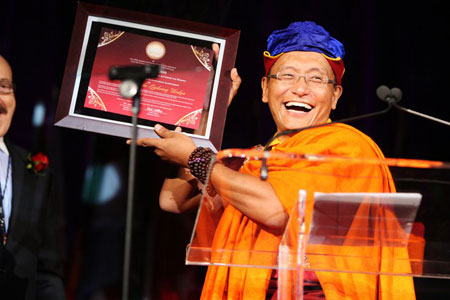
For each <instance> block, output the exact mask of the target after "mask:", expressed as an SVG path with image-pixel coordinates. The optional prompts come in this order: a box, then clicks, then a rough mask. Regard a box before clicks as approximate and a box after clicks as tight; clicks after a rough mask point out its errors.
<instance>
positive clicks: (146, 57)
mask: <svg viewBox="0 0 450 300" xmlns="http://www.w3.org/2000/svg"><path fill="white" fill-rule="evenodd" d="M238 40H239V31H238V30H235V29H230V28H224V27H218V26H213V25H207V24H201V23H196V22H190V21H185V20H180V19H173V18H166V17H162V16H156V15H151V14H148V13H142V12H138V11H127V10H123V9H118V8H112V7H104V6H99V5H94V4H89V3H82V2H80V3H79V4H78V8H77V14H76V17H75V24H74V29H73V32H72V40H71V43H70V48H69V54H68V56H67V63H66V70H65V72H64V78H63V82H62V86H61V93H60V97H59V101H58V107H57V112H56V115H55V125H57V126H62V127H67V128H74V129H79V130H86V131H91V132H97V133H102V134H109V135H114V136H120V137H125V138H130V134H131V132H132V131H131V128H132V126H134V125H133V124H132V122H131V121H132V116H133V114H132V112H131V108H132V105H133V99H125V98H123V97H122V96H121V95H120V93H119V85H120V84H121V82H120V81H111V80H109V73H110V71H111V69H112V67H120V66H122V67H133V66H136V67H139V66H143V65H158V66H159V68H158V69H159V75H158V76H157V77H156V78H151V79H147V80H146V81H144V83H143V84H142V89H141V92H140V111H139V115H138V118H137V122H136V123H137V126H138V127H139V131H138V137H157V134H156V133H155V132H154V126H155V125H156V124H157V123H161V124H162V125H164V126H166V127H167V128H169V129H170V130H174V129H175V127H176V126H180V127H181V128H182V131H183V133H184V134H187V135H189V136H190V137H192V139H193V140H194V142H195V144H196V145H197V146H202V147H210V148H211V149H220V146H221V141H222V135H223V130H224V126H225V118H226V113H227V105H228V97H229V91H230V87H231V78H230V76H229V74H230V71H231V70H232V68H233V66H234V61H235V58H236V51H237V46H238ZM213 44H217V45H218V48H219V52H218V54H217V56H216V54H215V53H214V51H213V50H212V47H213ZM121 80H123V79H121Z"/></svg>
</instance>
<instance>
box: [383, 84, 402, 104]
mask: <svg viewBox="0 0 450 300" xmlns="http://www.w3.org/2000/svg"><path fill="white" fill-rule="evenodd" d="M377 96H378V98H379V99H380V100H382V101H385V102H388V103H397V102H399V101H400V100H401V99H402V91H401V90H400V89H399V88H393V89H390V88H388V87H387V86H385V85H381V86H379V87H378V88H377Z"/></svg>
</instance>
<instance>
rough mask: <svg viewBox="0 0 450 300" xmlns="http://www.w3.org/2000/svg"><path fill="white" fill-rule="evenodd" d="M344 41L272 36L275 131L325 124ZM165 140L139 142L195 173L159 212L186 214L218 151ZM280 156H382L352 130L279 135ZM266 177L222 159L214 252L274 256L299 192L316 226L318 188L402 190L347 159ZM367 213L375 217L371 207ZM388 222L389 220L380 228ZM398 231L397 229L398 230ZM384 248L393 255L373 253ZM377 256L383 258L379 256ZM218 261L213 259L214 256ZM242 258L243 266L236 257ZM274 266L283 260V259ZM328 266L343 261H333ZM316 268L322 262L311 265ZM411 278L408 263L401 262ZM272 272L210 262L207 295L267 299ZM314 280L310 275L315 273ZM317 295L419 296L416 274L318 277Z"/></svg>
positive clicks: (380, 172) (269, 81) (249, 165)
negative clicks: (303, 194) (303, 193)
mask: <svg viewBox="0 0 450 300" xmlns="http://www.w3.org/2000/svg"><path fill="white" fill-rule="evenodd" d="M343 57H344V48H343V45H342V44H341V43H340V42H339V41H337V40H336V39H334V38H332V37H331V36H330V35H329V34H328V32H327V31H325V30H324V29H323V28H322V27H321V26H318V25H316V24H315V23H313V22H295V23H292V24H291V25H289V27H288V28H286V29H283V30H278V31H274V32H273V33H272V34H271V36H270V37H269V39H268V51H266V52H265V53H264V64H265V68H266V74H265V76H264V77H263V78H262V81H261V86H262V101H263V102H264V103H267V104H268V105H269V108H270V111H271V114H272V117H273V119H274V121H275V123H276V126H277V133H281V132H284V131H286V130H293V129H298V128H305V127H309V126H315V125H320V124H326V123H327V122H328V120H329V116H330V113H331V111H332V110H333V109H335V108H336V106H337V103H338V100H339V98H340V96H341V94H342V91H343V89H342V86H341V80H342V76H343V74H344V63H343ZM155 131H156V133H157V134H158V135H159V136H160V137H161V139H152V138H145V139H140V140H138V144H139V145H144V146H151V147H154V148H155V152H156V154H158V155H159V156H160V157H162V158H163V159H165V160H168V161H170V162H172V163H174V164H177V165H179V166H181V167H183V168H185V169H184V170H186V169H189V172H185V171H183V168H182V171H181V172H180V177H179V178H177V179H167V180H166V181H165V183H164V186H163V188H162V191H161V195H160V203H161V207H163V208H164V209H166V210H169V211H173V212H182V211H185V210H188V209H191V208H192V207H195V206H196V205H197V204H198V203H199V199H200V197H199V196H198V195H194V194H192V191H193V187H195V186H196V184H197V182H198V181H201V182H202V183H204V184H205V183H206V177H205V176H204V174H205V172H206V171H207V167H208V165H209V162H210V161H211V158H212V156H213V155H214V154H213V153H212V151H211V150H209V149H205V148H201V147H196V146H195V145H194V143H193V142H192V140H191V139H190V138H189V137H188V136H185V135H183V134H180V133H178V132H172V131H169V130H167V129H165V128H164V127H162V126H160V125H156V126H155ZM270 151H271V152H273V153H277V152H282V153H296V154H323V155H335V156H345V157H349V158H369V159H382V158H383V154H382V152H381V151H380V149H379V148H378V146H377V145H376V144H375V143H374V142H373V141H372V140H371V139H370V138H369V137H368V136H366V135H364V134H363V133H362V132H360V131H358V130H357V129H355V128H353V127H351V126H348V125H345V124H329V125H326V126H321V127H318V128H310V129H305V130H301V131H300V132H298V133H292V134H287V135H281V136H279V137H278V138H277V139H276V140H275V141H274V142H273V143H272V144H271V145H270ZM267 165H268V170H269V175H268V178H267V180H262V179H261V178H260V169H261V161H252V160H250V161H248V162H246V163H245V164H244V165H243V166H242V167H241V168H240V170H239V171H235V170H233V169H230V168H229V167H227V166H225V165H224V164H222V163H216V164H215V165H214V166H213V168H212V169H211V172H210V175H209V185H210V186H212V187H213V189H214V190H215V192H216V193H217V194H218V195H219V196H220V198H221V199H222V200H223V206H224V212H223V215H222V216H221V218H220V221H219V223H218V226H217V229H216V231H215V235H214V240H213V245H212V248H213V249H235V250H239V251H244V252H246V251H247V252H248V253H250V252H251V251H259V250H261V251H269V252H270V251H273V252H274V253H276V251H277V249H278V246H279V244H280V240H281V237H282V233H283V230H284V228H285V227H286V224H287V222H288V220H289V214H290V212H291V211H292V208H293V207H294V205H295V202H296V200H297V195H298V191H299V190H300V189H305V190H307V195H308V198H307V204H306V223H307V226H308V224H309V222H310V220H311V214H312V208H313V197H312V195H313V192H315V191H320V192H395V187H394V185H393V182H392V178H391V175H390V172H389V170H388V168H387V167H385V166H382V165H378V166H372V167H363V166H355V165H350V164H343V163H319V162H308V161H298V160H275V159H270V158H269V159H268V161H267ZM358 214H359V216H363V217H364V216H368V214H370V212H367V209H366V207H362V208H361V211H358ZM380 225H386V224H380ZM389 226H392V228H394V229H396V228H395V227H396V226H397V225H395V224H393V225H392V224H391V225H389ZM375 250H376V251H384V250H387V249H381V250H380V249H378V248H377V249H375ZM377 253H379V252H377ZM212 259H214V257H212ZM242 259H244V260H247V261H246V262H247V263H249V264H258V261H257V258H254V257H252V256H251V255H250V256H248V257H246V258H242V257H239V255H237V256H235V257H230V258H229V260H228V262H229V263H233V262H234V263H242V261H241V260H242ZM237 260H239V261H237ZM269 260H272V261H268V262H265V263H266V264H267V265H270V264H275V263H276V255H272V256H270V257H269ZM330 263H336V262H335V261H330ZM311 264H314V261H311ZM399 268H401V269H402V272H408V268H409V265H408V264H407V265H402V266H400V267H399ZM273 273H274V272H273V270H272V269H269V268H268V269H264V268H243V267H226V266H210V267H209V268H208V273H207V276H206V279H205V284H204V287H203V292H202V299H208V300H209V299H267V298H269V299H270V298H271V297H272V296H276V293H273V290H272V291H270V289H269V283H270V279H271V277H272V275H273ZM310 275H311V274H310ZM312 277H313V278H312V282H313V285H314V289H315V290H314V291H312V292H311V293H309V295H308V292H307V291H306V292H305V298H304V299H318V298H320V297H322V299H323V297H326V299H396V298H398V297H399V296H400V295H401V296H402V298H403V299H405V300H406V299H414V298H415V294H414V287H413V282H412V279H411V278H410V277H401V278H398V277H394V276H377V275H356V274H350V275H349V274H341V273H331V272H328V273H327V272H316V273H314V272H312Z"/></svg>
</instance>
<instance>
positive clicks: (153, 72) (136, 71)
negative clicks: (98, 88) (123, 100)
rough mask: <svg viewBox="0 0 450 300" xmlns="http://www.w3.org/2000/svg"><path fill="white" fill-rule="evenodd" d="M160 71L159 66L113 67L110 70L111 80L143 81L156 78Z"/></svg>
mask: <svg viewBox="0 0 450 300" xmlns="http://www.w3.org/2000/svg"><path fill="white" fill-rule="evenodd" d="M159 71H160V67H159V65H140V66H113V67H111V69H109V79H110V80H126V79H132V80H137V81H141V80H142V81H143V80H145V79H147V78H156V77H157V76H158V74H159Z"/></svg>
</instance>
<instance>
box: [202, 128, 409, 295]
mask: <svg viewBox="0 0 450 300" xmlns="http://www.w3.org/2000/svg"><path fill="white" fill-rule="evenodd" d="M271 151H272V152H286V153H298V154H321V155H334V156H346V157H355V158H384V156H383V154H382V152H381V150H380V149H379V148H378V146H377V145H376V144H375V143H374V142H373V141H372V140H371V139H370V138H369V137H368V136H366V135H364V134H363V133H362V132H360V131H358V130H357V129H355V128H353V127H351V126H348V125H345V124H330V125H328V126H323V127H318V128H314V129H308V130H304V131H301V132H299V133H297V134H295V135H294V136H291V137H290V138H289V139H288V140H286V141H285V142H283V143H279V144H276V145H274V146H273V147H272V149H271ZM267 163H268V168H269V176H268V179H267V181H268V182H269V183H270V184H271V185H272V187H273V189H274V191H275V192H276V194H277V196H278V199H279V200H280V202H281V203H282V205H283V207H284V208H285V210H286V211H287V212H291V211H292V208H293V206H294V204H295V203H296V200H297V198H298V192H299V190H300V189H304V190H306V191H307V201H306V215H305V219H306V226H307V228H308V226H309V223H310V221H311V216H312V209H313V205H314V203H313V201H314V200H313V193H314V192H325V193H331V192H395V186H394V184H393V181H392V177H391V175H390V172H389V169H388V168H387V166H383V165H376V166H374V167H367V166H362V165H351V164H345V163H339V162H326V163H323V162H322V163H321V162H311V161H306V160H280V159H276V160H275V159H274V160H271V159H270V158H269V159H268V162H267ZM260 167H261V162H260V161H248V162H247V163H245V164H244V166H243V167H242V168H241V170H240V172H243V173H246V174H250V175H252V176H258V177H259V175H260ZM364 213H367V212H364V209H362V211H359V210H358V214H364ZM393 226H395V225H393ZM280 240H281V234H280V235H277V234H273V233H271V232H268V231H266V230H264V229H263V228H262V227H261V226H260V225H259V224H257V223H255V222H253V221H252V220H251V219H249V218H248V217H247V216H245V215H243V214H242V213H241V212H240V211H238V210H237V209H235V208H234V207H233V206H231V205H228V206H227V207H226V208H225V210H224V212H223V215H222V217H221V219H220V221H219V224H218V226H217V229H216V232H215V235H214V240H213V245H212V248H213V249H235V250H240V251H242V252H245V251H246V250H248V251H256V252H257V251H259V250H261V251H273V253H276V251H277V250H278V246H279V243H280ZM399 255H404V253H400V254H399ZM260 259H261V258H260V257H255V256H252V255H251V254H249V255H248V256H244V257H242V255H237V256H236V257H233V256H232V255H230V257H229V262H230V264H235V265H237V264H245V263H246V262H247V264H251V265H268V264H276V255H275V254H274V255H272V256H271V257H270V259H271V260H272V261H264V262H258V260H260ZM264 259H267V257H265V258H264ZM311 264H313V262H311ZM408 267H409V266H407V267H406V268H408ZM404 268H405V266H403V269H404ZM406 271H407V270H406ZM271 273H272V269H264V268H244V267H227V266H209V268H208V272H207V275H206V279H205V283H204V286H203V291H202V297H201V299H204V300H211V299H265V294H266V290H267V287H268V284H269V279H270V276H271ZM316 274H317V277H318V278H319V281H320V282H321V285H322V288H323V290H324V293H325V296H326V298H327V299H333V300H334V299H383V300H385V299H400V297H401V298H402V300H408V299H415V294H414V286H413V281H412V278H411V277H407V276H403V277H402V276H377V275H361V274H359V275H358V274H351V273H332V272H316Z"/></svg>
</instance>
